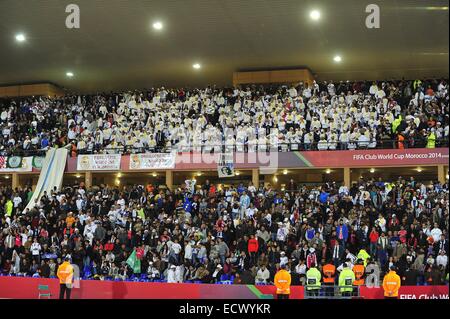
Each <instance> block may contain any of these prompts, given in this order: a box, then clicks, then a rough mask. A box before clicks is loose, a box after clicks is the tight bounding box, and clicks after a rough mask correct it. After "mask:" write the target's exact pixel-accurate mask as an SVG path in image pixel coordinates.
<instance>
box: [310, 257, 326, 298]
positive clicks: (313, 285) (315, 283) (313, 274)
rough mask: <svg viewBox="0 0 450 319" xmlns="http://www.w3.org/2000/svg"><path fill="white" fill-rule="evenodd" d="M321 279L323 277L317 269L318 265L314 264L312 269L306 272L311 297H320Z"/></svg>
mask: <svg viewBox="0 0 450 319" xmlns="http://www.w3.org/2000/svg"><path fill="white" fill-rule="evenodd" d="M321 279H322V275H321V273H320V271H319V270H318V269H317V268H316V265H315V264H314V263H312V264H311V268H309V270H308V271H307V272H306V291H307V293H308V295H309V296H319V291H320V287H321V283H320V280H321Z"/></svg>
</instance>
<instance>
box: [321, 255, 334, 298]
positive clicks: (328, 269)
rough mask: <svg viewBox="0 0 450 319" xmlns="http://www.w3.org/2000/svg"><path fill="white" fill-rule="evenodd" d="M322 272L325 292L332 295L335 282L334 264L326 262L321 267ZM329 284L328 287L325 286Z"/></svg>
mask: <svg viewBox="0 0 450 319" xmlns="http://www.w3.org/2000/svg"><path fill="white" fill-rule="evenodd" d="M322 272H323V285H324V286H325V289H324V290H325V293H326V295H327V296H332V295H334V289H333V286H334V282H335V279H336V277H335V274H336V266H335V265H333V264H332V263H328V264H326V265H324V266H323V267H322ZM326 286H329V287H326Z"/></svg>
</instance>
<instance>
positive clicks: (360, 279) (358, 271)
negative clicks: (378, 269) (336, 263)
mask: <svg viewBox="0 0 450 319" xmlns="http://www.w3.org/2000/svg"><path fill="white" fill-rule="evenodd" d="M352 270H353V272H354V273H355V281H353V285H354V286H362V285H364V273H365V271H366V268H365V267H364V261H363V260H362V259H358V260H357V261H356V265H354V266H353V269H352Z"/></svg>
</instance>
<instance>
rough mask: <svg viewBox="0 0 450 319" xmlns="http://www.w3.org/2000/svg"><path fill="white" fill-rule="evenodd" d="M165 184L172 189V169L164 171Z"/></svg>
mask: <svg viewBox="0 0 450 319" xmlns="http://www.w3.org/2000/svg"><path fill="white" fill-rule="evenodd" d="M166 186H167V188H168V189H170V190H172V188H173V172H172V171H166Z"/></svg>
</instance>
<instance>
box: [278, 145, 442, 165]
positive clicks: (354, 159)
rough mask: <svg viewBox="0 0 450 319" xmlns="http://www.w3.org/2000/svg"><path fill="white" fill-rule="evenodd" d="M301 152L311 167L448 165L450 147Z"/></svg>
mask: <svg viewBox="0 0 450 319" xmlns="http://www.w3.org/2000/svg"><path fill="white" fill-rule="evenodd" d="M300 153H301V156H303V157H304V159H306V160H307V161H308V162H309V163H310V164H311V165H310V166H311V167H373V166H391V167H395V166H407V165H439V164H447V165H448V148H421V149H405V150H360V151H333V152H332V151H328V152H327V151H325V152H321V151H312V152H300ZM280 166H281V165H280Z"/></svg>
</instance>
